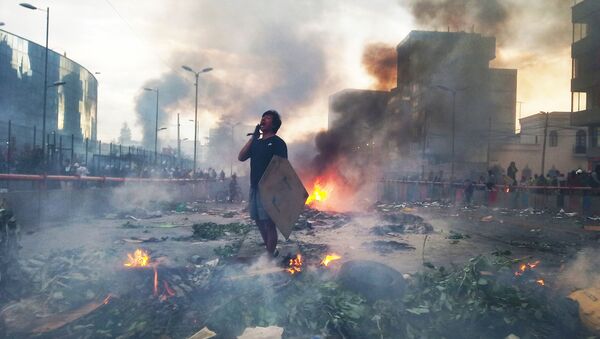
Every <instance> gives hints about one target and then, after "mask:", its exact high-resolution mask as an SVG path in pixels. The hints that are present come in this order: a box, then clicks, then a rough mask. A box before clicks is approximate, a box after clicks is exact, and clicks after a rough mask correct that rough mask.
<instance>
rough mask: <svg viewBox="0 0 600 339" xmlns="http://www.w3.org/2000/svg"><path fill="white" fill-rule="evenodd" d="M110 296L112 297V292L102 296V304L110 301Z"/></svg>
mask: <svg viewBox="0 0 600 339" xmlns="http://www.w3.org/2000/svg"><path fill="white" fill-rule="evenodd" d="M111 297H112V294H110V293H109V294H108V295H107V296H106V298H104V301H102V303H103V304H104V305H107V304H108V302H109V301H110V298H111Z"/></svg>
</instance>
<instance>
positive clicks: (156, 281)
mask: <svg viewBox="0 0 600 339" xmlns="http://www.w3.org/2000/svg"><path fill="white" fill-rule="evenodd" d="M152 269H154V291H153V293H154V295H155V296H157V295H158V271H157V270H156V266H152Z"/></svg>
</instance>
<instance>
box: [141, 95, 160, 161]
mask: <svg viewBox="0 0 600 339" xmlns="http://www.w3.org/2000/svg"><path fill="white" fill-rule="evenodd" d="M144 90H145V91H150V92H156V117H155V119H154V120H155V121H154V164H155V165H156V159H157V158H158V87H157V88H147V87H146V88H144Z"/></svg>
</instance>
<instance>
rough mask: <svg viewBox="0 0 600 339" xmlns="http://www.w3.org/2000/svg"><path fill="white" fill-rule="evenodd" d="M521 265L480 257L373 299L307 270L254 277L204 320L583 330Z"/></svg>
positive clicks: (460, 332) (527, 332) (330, 327)
mask: <svg viewBox="0 0 600 339" xmlns="http://www.w3.org/2000/svg"><path fill="white" fill-rule="evenodd" d="M516 266H517V262H516V261H514V260H510V259H506V258H503V259H500V258H493V257H492V258H490V257H484V256H478V257H475V258H472V259H471V260H469V261H468V262H467V263H466V264H465V265H464V266H463V267H453V268H452V269H444V268H441V267H440V268H435V269H431V270H427V271H425V272H422V273H418V274H416V275H415V276H413V278H412V279H410V280H409V284H408V286H407V287H406V290H405V293H404V295H403V296H402V297H400V298H396V299H394V298H391V297H390V298H387V299H384V300H377V301H375V302H373V303H371V302H368V301H367V300H366V298H364V297H363V296H361V295H360V294H357V293H355V292H353V291H350V290H348V289H345V288H344V287H343V286H341V285H340V284H338V283H337V282H335V281H332V280H330V279H329V280H328V279H324V278H323V276H321V275H319V273H318V272H314V271H307V272H302V274H301V275H299V276H295V277H294V278H293V279H290V282H288V283H283V284H282V283H280V282H277V281H274V280H271V281H269V280H264V279H263V280H262V282H261V279H248V280H247V281H246V282H244V283H241V282H237V284H236V285H235V286H231V288H230V287H225V288H224V289H225V291H223V292H218V291H217V293H216V294H215V295H214V296H213V297H214V298H215V299H216V300H219V304H220V305H218V306H216V307H215V308H214V309H213V311H211V313H210V315H209V317H208V318H207V319H206V322H205V323H204V324H206V325H207V326H208V327H209V328H211V329H213V330H216V331H217V333H219V334H222V335H225V336H228V335H229V336H235V335H238V334H239V333H240V332H241V331H242V330H243V329H244V328H245V327H250V326H270V325H277V326H281V327H283V328H285V334H286V336H290V337H294V336H303V337H306V336H312V335H322V336H325V337H332V338H504V337H506V336H508V335H509V334H515V335H517V336H519V337H521V338H537V337H542V338H567V337H578V336H580V335H582V334H583V333H582V331H583V329H582V327H581V326H580V323H579V318H578V315H577V305H576V303H574V302H573V301H571V300H569V299H567V298H565V297H564V296H557V295H553V293H552V292H551V290H550V289H548V288H546V287H543V286H539V285H538V284H536V283H535V282H534V281H533V282H532V281H530V280H529V279H522V278H516V277H515V276H514V272H513V270H514V268H515V267H516ZM231 291H236V292H235V293H234V294H232V293H231ZM204 305H206V304H204ZM232 324H235V325H234V326H232Z"/></svg>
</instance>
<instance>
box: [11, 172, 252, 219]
mask: <svg viewBox="0 0 600 339" xmlns="http://www.w3.org/2000/svg"><path fill="white" fill-rule="evenodd" d="M241 180H244V178H241ZM0 184H3V185H4V187H5V188H3V189H2V192H0V199H3V200H4V201H6V202H7V203H8V206H9V208H11V209H12V210H13V212H14V214H15V216H16V217H17V220H18V222H19V223H20V224H21V225H24V226H25V227H28V226H32V225H40V224H42V222H45V221H59V220H66V219H68V218H71V217H76V216H89V215H91V216H98V215H104V214H106V213H118V212H122V211H127V210H132V209H140V208H145V207H146V208H155V209H157V208H158V207H157V205H159V204H173V203H174V202H175V203H182V202H189V201H198V200H215V199H216V198H217V197H218V196H219V195H221V196H223V192H227V190H228V185H229V180H214V179H160V178H116V177H93V176H92V177H78V176H63V175H27V174H0ZM242 194H243V193H242Z"/></svg>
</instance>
